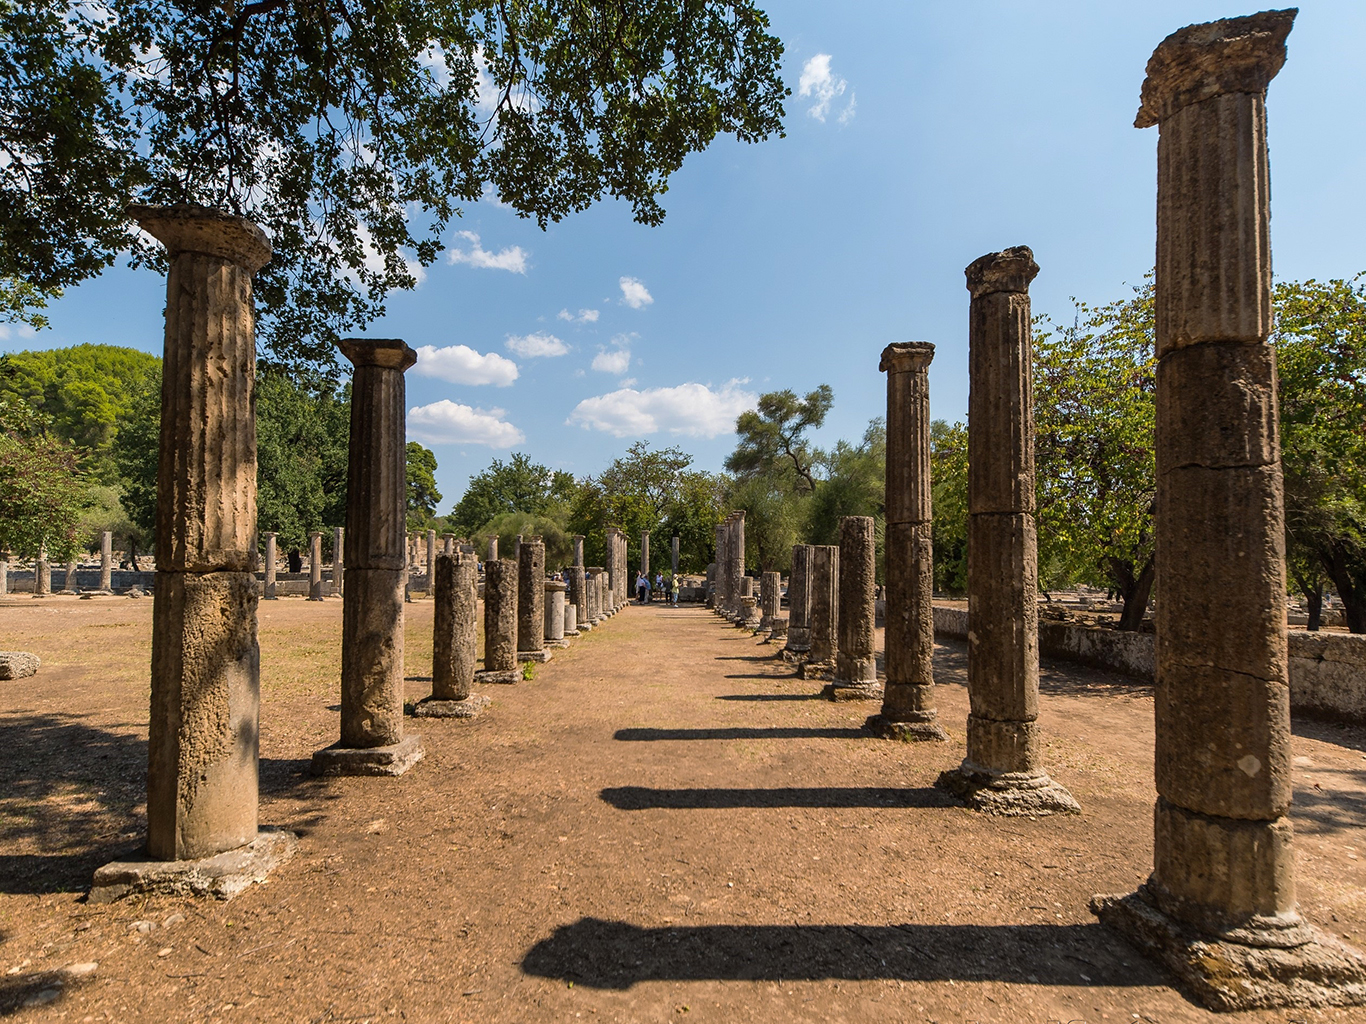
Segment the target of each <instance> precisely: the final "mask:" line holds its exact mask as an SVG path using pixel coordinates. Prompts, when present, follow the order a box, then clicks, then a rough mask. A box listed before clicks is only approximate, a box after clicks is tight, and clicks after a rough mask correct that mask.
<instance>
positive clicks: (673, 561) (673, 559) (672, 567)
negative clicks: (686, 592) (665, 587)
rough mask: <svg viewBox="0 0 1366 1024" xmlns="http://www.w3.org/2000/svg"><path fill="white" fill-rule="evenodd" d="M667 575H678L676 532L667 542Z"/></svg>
mask: <svg viewBox="0 0 1366 1024" xmlns="http://www.w3.org/2000/svg"><path fill="white" fill-rule="evenodd" d="M669 575H671V576H677V575H678V534H674V536H673V539H672V540H671V541H670V542H669Z"/></svg>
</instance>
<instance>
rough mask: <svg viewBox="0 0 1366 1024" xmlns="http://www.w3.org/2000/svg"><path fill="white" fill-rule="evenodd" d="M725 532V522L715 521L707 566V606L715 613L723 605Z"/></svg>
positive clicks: (719, 611)
mask: <svg viewBox="0 0 1366 1024" xmlns="http://www.w3.org/2000/svg"><path fill="white" fill-rule="evenodd" d="M725 532H726V524H725V522H724V521H722V522H719V523H717V524H716V539H715V542H714V548H713V551H712V562H711V564H710V565H709V566H707V607H708V608H710V609H711V610H712V611H713V612H715V613H716V614H717V615H720V614H722V608H723V607H724V605H725V585H724V584H723V582H722V580H723V578H724V577H725V571H726V570H725V564H726V555H725V546H726V542H725Z"/></svg>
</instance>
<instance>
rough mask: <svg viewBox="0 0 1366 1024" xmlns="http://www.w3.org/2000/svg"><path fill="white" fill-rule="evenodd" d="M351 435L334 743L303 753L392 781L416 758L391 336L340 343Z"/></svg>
mask: <svg viewBox="0 0 1366 1024" xmlns="http://www.w3.org/2000/svg"><path fill="white" fill-rule="evenodd" d="M339 347H340V348H341V351H342V354H343V355H344V356H346V358H347V359H349V360H351V362H352V364H353V365H354V367H355V369H354V371H353V372H352V375H351V433H350V442H349V446H348V455H347V471H346V534H345V555H344V559H345V564H346V583H345V586H344V589H343V593H342V672H341V740H340V741H339V742H338V743H337V744H336V745H334V746H331V747H327V748H326V749H324V750H320V751H318V752H317V753H315V754H314V755H313V770H314V772H316V773H318V774H326V775H401V774H403V773H404V772H405V771H407V770H408V769H409V768H411V767H412V766H413V765H414V764H416V763H417V762H418V761H419V760H421V758H422V744H421V742H420V741H419V739H418V737H417V736H416V735H415V734H412V733H408V734H406V735H405V733H404V729H403V598H404V591H405V589H406V587H407V583H408V567H407V564H406V561H405V558H404V551H403V539H404V534H405V526H404V521H405V519H406V518H407V501H406V489H407V472H406V447H407V445H406V438H405V432H404V412H405V405H404V399H405V388H404V380H403V374H404V371H406V370H407V369H408V368H409V367H410V366H412V365H413V363H414V362H416V361H417V353H416V352H414V351H413V350H412V349H411V348H409V347H408V346H407V345H406V344H405V343H404V342H403V341H401V340H399V339H397V338H346V339H344V340H343V341H341V342H340V344H339Z"/></svg>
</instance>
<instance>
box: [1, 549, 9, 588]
mask: <svg viewBox="0 0 1366 1024" xmlns="http://www.w3.org/2000/svg"><path fill="white" fill-rule="evenodd" d="M9 557H10V556H9V552H8V551H0V597H4V596H5V595H6V594H8V593H9Z"/></svg>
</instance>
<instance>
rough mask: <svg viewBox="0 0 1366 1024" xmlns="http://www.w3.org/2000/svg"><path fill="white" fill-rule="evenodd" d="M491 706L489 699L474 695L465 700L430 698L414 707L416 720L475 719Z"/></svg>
mask: <svg viewBox="0 0 1366 1024" xmlns="http://www.w3.org/2000/svg"><path fill="white" fill-rule="evenodd" d="M488 706H489V698H488V697H484V696H481V695H480V694H477V693H472V694H470V695H469V696H468V697H466V698H465V699H464V700H437V699H436V698H435V697H428V698H426V699H425V700H420V701H418V702H417V703H416V704H414V705H413V706H412V715H413V717H415V718H473V717H474V716H475V715H477V714H479V712H481V711H483V710H484V709H485V708H486V707H488Z"/></svg>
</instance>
